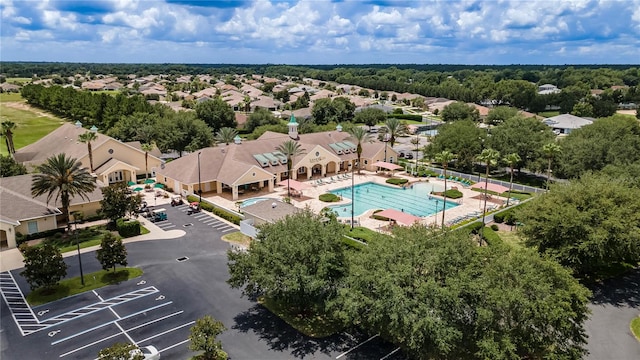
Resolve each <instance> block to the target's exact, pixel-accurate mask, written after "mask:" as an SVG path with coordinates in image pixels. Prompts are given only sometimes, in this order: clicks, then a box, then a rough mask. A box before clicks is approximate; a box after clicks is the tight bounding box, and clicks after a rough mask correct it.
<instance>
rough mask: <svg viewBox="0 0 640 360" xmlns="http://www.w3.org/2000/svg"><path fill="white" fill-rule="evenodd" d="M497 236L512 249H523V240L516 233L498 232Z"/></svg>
mask: <svg viewBox="0 0 640 360" xmlns="http://www.w3.org/2000/svg"><path fill="white" fill-rule="evenodd" d="M498 235H499V236H500V239H502V241H503V242H504V243H505V244H509V246H511V247H513V248H523V247H524V239H523V238H522V237H520V235H519V234H518V232H517V231H507V230H499V231H498Z"/></svg>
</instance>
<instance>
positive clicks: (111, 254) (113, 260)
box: [96, 232, 127, 272]
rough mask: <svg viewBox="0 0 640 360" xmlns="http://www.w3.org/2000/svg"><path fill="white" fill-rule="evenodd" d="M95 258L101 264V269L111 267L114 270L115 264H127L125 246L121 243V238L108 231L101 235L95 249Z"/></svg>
mask: <svg viewBox="0 0 640 360" xmlns="http://www.w3.org/2000/svg"><path fill="white" fill-rule="evenodd" d="M96 259H98V261H99V262H100V265H102V269H104V270H109V269H111V268H113V271H114V272H115V271H116V265H122V266H127V248H126V247H125V246H124V244H123V243H122V239H120V238H118V237H116V236H115V235H113V234H112V233H110V232H108V233H106V234H104V236H103V237H102V242H101V243H100V249H98V250H96Z"/></svg>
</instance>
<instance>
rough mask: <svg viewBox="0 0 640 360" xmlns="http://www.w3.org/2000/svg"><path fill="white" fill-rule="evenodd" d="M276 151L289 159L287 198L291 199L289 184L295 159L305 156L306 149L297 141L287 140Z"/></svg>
mask: <svg viewBox="0 0 640 360" xmlns="http://www.w3.org/2000/svg"><path fill="white" fill-rule="evenodd" d="M276 150H278V151H280V152H281V153H283V154H284V156H286V157H287V197H291V187H290V186H289V182H290V180H291V168H292V167H293V159H294V158H295V157H296V156H300V155H302V154H305V151H306V150H305V149H303V148H302V146H301V145H300V144H298V142H296V141H295V140H287V141H285V142H283V143H282V144H280V145H278V146H277V147H276Z"/></svg>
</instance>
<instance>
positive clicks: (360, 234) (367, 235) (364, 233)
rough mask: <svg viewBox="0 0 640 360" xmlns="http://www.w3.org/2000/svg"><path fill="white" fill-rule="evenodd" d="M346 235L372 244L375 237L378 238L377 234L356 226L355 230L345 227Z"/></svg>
mask: <svg viewBox="0 0 640 360" xmlns="http://www.w3.org/2000/svg"><path fill="white" fill-rule="evenodd" d="M344 234H345V235H347V236H350V237H352V238H356V239H358V240H362V241H364V242H370V241H371V239H373V237H374V236H376V234H377V233H376V232H375V231H373V230H371V229H368V228H366V227H362V226H356V227H354V228H353V229H351V227H350V226H349V225H345V231H344Z"/></svg>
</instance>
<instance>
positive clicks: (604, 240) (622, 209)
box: [516, 173, 640, 277]
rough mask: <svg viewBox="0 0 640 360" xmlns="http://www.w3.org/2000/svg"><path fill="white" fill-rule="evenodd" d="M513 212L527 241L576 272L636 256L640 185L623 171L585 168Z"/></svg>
mask: <svg viewBox="0 0 640 360" xmlns="http://www.w3.org/2000/svg"><path fill="white" fill-rule="evenodd" d="M516 217H517V218H518V220H519V221H521V222H522V223H524V226H523V227H522V229H521V231H522V234H523V235H524V237H525V243H526V244H527V245H528V246H533V247H535V248H536V249H537V250H538V251H539V252H540V253H542V254H545V255H548V256H550V257H552V258H553V259H555V260H557V261H558V262H560V263H561V264H562V265H564V266H567V267H569V268H571V269H572V270H573V271H574V272H575V274H576V275H578V276H582V277H597V275H598V274H600V273H603V274H607V273H608V271H609V270H608V269H610V268H613V269H615V268H616V267H620V265H624V264H637V263H638V261H640V235H639V234H640V225H639V224H640V188H639V187H638V182H637V180H636V179H634V178H632V177H629V176H628V174H625V173H620V174H619V175H617V174H616V175H614V176H611V175H608V174H602V173H598V174H585V175H583V176H582V177H581V178H580V179H576V180H572V181H570V182H569V183H568V184H559V185H558V186H557V187H554V188H552V189H551V190H550V191H549V192H547V193H545V194H544V195H542V196H539V197H536V198H534V199H533V200H532V201H530V202H528V203H527V206H525V207H522V208H521V209H520V210H519V211H518V212H517V213H516Z"/></svg>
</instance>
